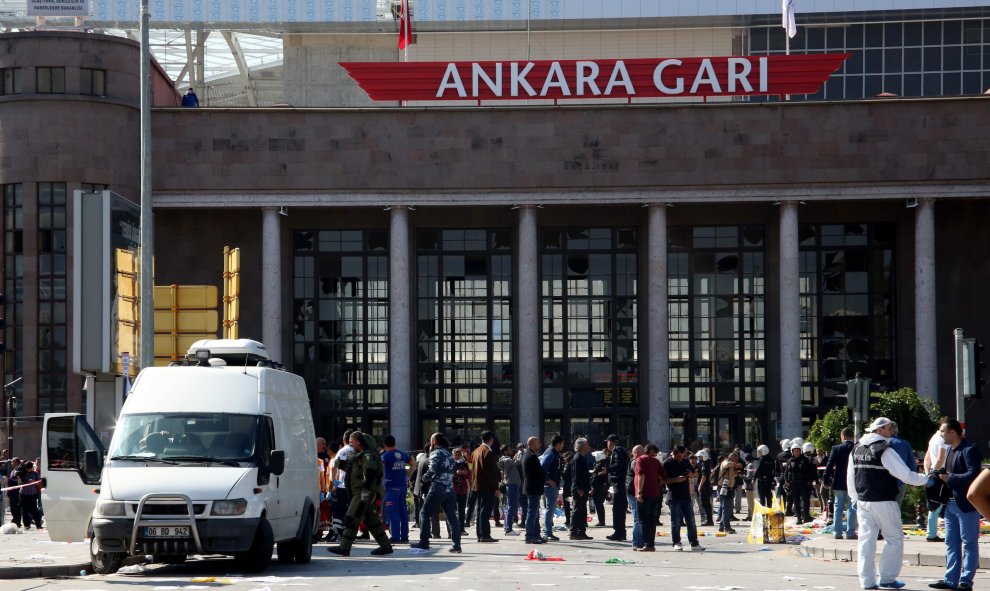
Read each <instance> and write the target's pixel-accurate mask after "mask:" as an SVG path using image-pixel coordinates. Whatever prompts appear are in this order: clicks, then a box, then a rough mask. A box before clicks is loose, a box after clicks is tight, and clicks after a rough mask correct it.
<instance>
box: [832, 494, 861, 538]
mask: <svg viewBox="0 0 990 591" xmlns="http://www.w3.org/2000/svg"><path fill="white" fill-rule="evenodd" d="M834 492H835V521H834V524H835V525H834V527H833V529H832V531H833V532H835V537H836V538H838V537H839V536H841V535H842V534H846V536H854V535H856V507H853V505H852V503H851V502H850V501H849V491H846V490H835V491H834ZM843 509H846V510H848V511H849V520H848V523H846V521H845V520H844V518H843Z"/></svg>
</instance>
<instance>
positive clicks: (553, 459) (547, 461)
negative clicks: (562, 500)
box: [540, 435, 564, 542]
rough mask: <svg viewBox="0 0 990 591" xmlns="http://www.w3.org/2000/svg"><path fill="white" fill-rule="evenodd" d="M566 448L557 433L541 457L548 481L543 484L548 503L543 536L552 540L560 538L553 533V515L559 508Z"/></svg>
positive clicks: (544, 496) (545, 498) (555, 540)
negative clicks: (562, 463)
mask: <svg viewBox="0 0 990 591" xmlns="http://www.w3.org/2000/svg"><path fill="white" fill-rule="evenodd" d="M563 449H564V438H563V437H561V436H560V435H555V436H554V437H553V439H551V440H550V445H549V446H547V450H546V451H545V452H543V457H541V458H540V467H542V468H543V477H544V478H545V479H546V482H544V484H543V498H544V500H545V502H546V505H547V512H546V513H545V514H544V516H543V538H544V539H546V540H549V541H551V542H557V541H559V540H560V538H558V537H557V536H555V535H553V516H554V512H555V511H556V510H557V495H558V494H559V492H560V452H561V450H563Z"/></svg>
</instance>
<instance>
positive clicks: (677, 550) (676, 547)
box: [674, 544, 684, 552]
mask: <svg viewBox="0 0 990 591" xmlns="http://www.w3.org/2000/svg"><path fill="white" fill-rule="evenodd" d="M682 550H684V546H681V545H680V544H674V552H681V551H682Z"/></svg>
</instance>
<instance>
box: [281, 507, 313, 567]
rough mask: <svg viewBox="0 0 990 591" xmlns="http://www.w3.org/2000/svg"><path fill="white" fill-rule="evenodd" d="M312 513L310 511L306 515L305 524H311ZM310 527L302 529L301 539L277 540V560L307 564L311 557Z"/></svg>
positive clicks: (311, 536) (311, 539)
mask: <svg viewBox="0 0 990 591" xmlns="http://www.w3.org/2000/svg"><path fill="white" fill-rule="evenodd" d="M312 523H313V514H312V513H310V514H309V515H307V516H306V524H305V525H310V526H312ZM310 529H312V528H311V527H310V528H306V529H305V530H304V531H303V536H302V538H301V539H298V538H297V539H295V540H289V541H288V542H279V544H278V561H279V562H281V563H283V564H288V563H290V562H295V563H296V564H309V561H310V560H312V558H313V535H312V533H311V532H310V531H309V530H310Z"/></svg>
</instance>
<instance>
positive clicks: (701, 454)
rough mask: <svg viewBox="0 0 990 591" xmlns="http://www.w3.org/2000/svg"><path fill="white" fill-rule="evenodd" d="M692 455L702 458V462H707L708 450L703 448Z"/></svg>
mask: <svg viewBox="0 0 990 591" xmlns="http://www.w3.org/2000/svg"><path fill="white" fill-rule="evenodd" d="M694 455H695V457H697V458H698V459H700V460H702V461H704V462H707V461H708V450H705V449H702V450H699V451H698V452H696V453H695V454H694Z"/></svg>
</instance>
